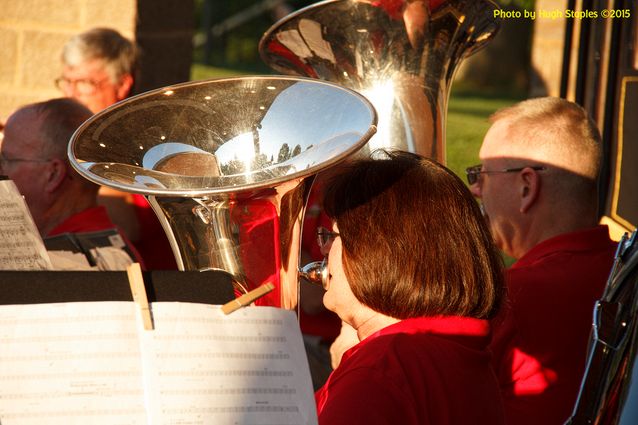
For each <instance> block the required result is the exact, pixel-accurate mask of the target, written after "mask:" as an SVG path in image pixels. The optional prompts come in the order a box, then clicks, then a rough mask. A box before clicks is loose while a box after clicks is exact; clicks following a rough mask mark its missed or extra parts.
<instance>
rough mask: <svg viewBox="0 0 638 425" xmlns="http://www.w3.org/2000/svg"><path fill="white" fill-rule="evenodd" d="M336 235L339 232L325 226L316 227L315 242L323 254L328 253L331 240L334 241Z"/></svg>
mask: <svg viewBox="0 0 638 425" xmlns="http://www.w3.org/2000/svg"><path fill="white" fill-rule="evenodd" d="M337 236H339V233H337V232H333V231H330V230H328V229H326V228H325V227H319V228H317V243H318V244H319V248H321V252H322V253H323V254H324V255H325V254H327V253H328V251H329V250H330V245H332V241H334V240H335V238H336V237H337Z"/></svg>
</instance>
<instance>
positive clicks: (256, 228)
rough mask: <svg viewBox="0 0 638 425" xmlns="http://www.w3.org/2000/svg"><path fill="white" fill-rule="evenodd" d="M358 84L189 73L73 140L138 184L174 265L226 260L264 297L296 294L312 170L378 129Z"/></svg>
mask: <svg viewBox="0 0 638 425" xmlns="http://www.w3.org/2000/svg"><path fill="white" fill-rule="evenodd" d="M376 120H377V118H376V112H375V110H374V108H373V107H372V105H371V104H370V103H369V102H368V101H367V100H366V99H365V98H364V97H362V96H360V95H359V94H357V93H355V92H353V91H351V90H349V89H345V88H343V87H339V86H337V85H334V84H331V83H325V82H321V81H317V80H310V79H306V78H295V77H244V78H231V79H221V80H209V81H200V82H192V83H185V84H180V85H175V86H172V87H168V88H164V89H160V90H154V91H150V92H147V93H144V94H141V95H138V96H135V97H132V98H130V99H127V100H125V101H123V102H120V103H118V104H116V105H114V106H112V107H110V108H108V109H106V110H104V111H102V112H100V113H98V114H96V115H95V116H93V117H92V118H91V119H89V120H88V121H87V122H86V123H84V124H83V125H82V126H81V127H80V128H79V129H78V130H77V131H76V133H75V134H74V135H73V137H72V139H71V143H70V144H69V158H70V162H71V164H72V166H73V167H74V168H75V169H76V170H77V171H78V172H79V173H80V174H81V175H83V176H84V177H86V178H87V179H89V180H91V181H93V182H95V183H97V184H101V185H105V186H109V187H112V188H114V189H117V190H121V191H126V192H132V193H139V194H143V195H145V196H146V197H147V199H148V200H149V203H150V204H151V206H152V208H153V210H154V211H155V213H156V214H157V215H158V217H159V220H160V222H161V223H162V226H163V228H164V230H165V231H166V233H167V235H168V239H169V242H170V243H171V247H172V249H173V253H174V254H175V257H176V259H177V264H178V266H179V268H180V269H181V270H201V271H205V270H223V271H226V272H228V273H230V274H232V276H233V278H234V281H235V282H236V289H237V290H238V291H241V292H246V291H249V290H251V289H254V288H256V287H258V286H260V285H261V284H263V283H265V282H271V283H273V284H274V285H275V290H274V291H273V292H271V293H270V294H268V295H267V296H266V297H264V299H262V300H260V301H261V302H260V303H261V304H265V305H272V306H279V307H284V308H294V307H295V306H296V304H297V281H298V279H297V278H298V274H297V273H298V272H297V268H298V262H299V250H300V235H301V219H302V215H303V210H304V207H305V202H306V199H307V194H308V192H309V189H310V185H311V184H312V181H313V176H314V175H315V174H316V173H317V172H319V171H320V170H322V169H324V168H326V167H329V166H331V165H334V164H336V163H338V162H340V161H342V160H343V159H344V158H346V157H347V156H348V155H350V154H352V153H354V152H355V151H357V150H358V149H359V148H360V147H361V146H363V145H364V144H365V143H366V142H367V140H368V139H369V138H370V137H371V136H372V135H373V134H374V132H375V131H376Z"/></svg>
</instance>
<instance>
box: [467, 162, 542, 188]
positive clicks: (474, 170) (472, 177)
mask: <svg viewBox="0 0 638 425" xmlns="http://www.w3.org/2000/svg"><path fill="white" fill-rule="evenodd" d="M482 168H483V164H478V165H473V166H472V167H467V168H466V169H465V175H466V176H467V182H468V183H469V184H470V186H472V185H475V184H476V183H478V182H479V179H480V177H481V174H494V173H517V172H519V171H523V170H524V169H525V168H531V169H532V170H536V171H542V170H546V169H547V167H544V166H542V165H526V166H524V167H516V168H504V169H502V170H482Z"/></svg>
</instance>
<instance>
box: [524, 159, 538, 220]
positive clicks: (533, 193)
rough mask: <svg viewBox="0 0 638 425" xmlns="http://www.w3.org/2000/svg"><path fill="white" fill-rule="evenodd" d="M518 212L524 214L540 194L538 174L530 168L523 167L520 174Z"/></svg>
mask: <svg viewBox="0 0 638 425" xmlns="http://www.w3.org/2000/svg"><path fill="white" fill-rule="evenodd" d="M519 176H520V212H521V213H526V212H527V211H529V209H530V208H531V207H532V205H534V203H535V202H536V200H537V199H538V195H539V193H540V185H541V180H540V176H539V175H538V173H537V172H536V171H535V170H534V169H532V168H531V167H525V168H523V170H521V172H520V175H519Z"/></svg>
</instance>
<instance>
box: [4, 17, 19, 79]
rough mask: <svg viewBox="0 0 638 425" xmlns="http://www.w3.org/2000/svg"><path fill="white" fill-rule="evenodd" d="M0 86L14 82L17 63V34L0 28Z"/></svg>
mask: <svg viewBox="0 0 638 425" xmlns="http://www.w3.org/2000/svg"><path fill="white" fill-rule="evenodd" d="M0 46H2V60H0V85H4V84H7V85H9V84H12V83H13V82H14V81H15V80H16V77H17V75H16V73H17V61H18V32H17V31H14V30H12V29H9V28H0Z"/></svg>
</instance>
